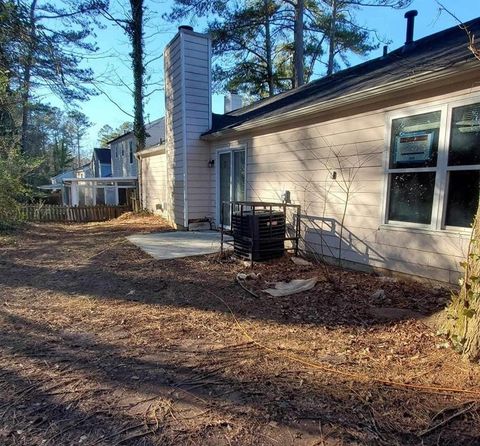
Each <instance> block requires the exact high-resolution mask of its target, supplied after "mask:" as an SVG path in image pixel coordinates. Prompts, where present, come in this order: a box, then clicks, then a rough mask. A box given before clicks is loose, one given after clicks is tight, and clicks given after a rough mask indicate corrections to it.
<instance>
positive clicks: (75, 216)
mask: <svg viewBox="0 0 480 446" xmlns="http://www.w3.org/2000/svg"><path fill="white" fill-rule="evenodd" d="M130 210H131V207H130V206H54V205H43V206H42V205H27V206H23V207H22V209H21V210H20V217H21V218H22V219H23V220H27V221H45V222H66V223H82V222H89V221H105V220H111V219H112V218H117V217H119V216H120V215H122V214H123V213H125V212H128V211H130Z"/></svg>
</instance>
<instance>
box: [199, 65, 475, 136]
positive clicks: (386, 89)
mask: <svg viewBox="0 0 480 446" xmlns="http://www.w3.org/2000/svg"><path fill="white" fill-rule="evenodd" d="M459 68H460V69H459ZM470 72H472V73H475V74H477V76H478V73H479V72H478V61H476V60H475V61H472V62H469V63H467V64H465V65H463V66H462V67H457V68H448V69H444V70H441V71H431V72H429V73H421V74H417V75H413V76H409V77H407V78H404V79H401V80H399V81H398V80H397V81H394V82H390V83H388V84H384V85H381V86H377V87H372V88H368V89H366V90H361V91H358V92H353V93H349V94H347V95H345V96H340V97H338V98H334V99H330V100H326V101H323V102H319V103H316V104H312V105H307V106H305V107H301V108H297V109H294V110H289V111H286V112H284V113H282V114H281V115H274V116H268V117H265V118H261V117H260V118H257V119H253V120H251V121H247V122H245V123H243V124H240V125H238V126H235V127H232V128H227V129H224V130H219V131H218V132H215V133H210V134H204V135H202V136H201V137H200V138H201V139H202V140H205V141H212V140H215V139H217V138H221V137H225V136H230V135H234V134H238V133H239V132H243V131H247V130H251V129H259V128H268V127H272V126H277V125H278V124H282V123H285V122H287V121H291V120H292V119H297V118H303V119H305V115H307V114H314V113H321V112H325V111H330V110H333V109H336V108H340V107H342V106H351V105H354V104H356V103H359V102H361V101H363V103H370V102H373V101H374V100H375V99H377V98H378V97H380V96H383V95H385V94H387V93H392V92H397V91H400V90H404V89H405V88H406V87H412V86H418V85H423V84H425V83H428V82H432V81H435V80H443V79H448V78H449V77H452V76H453V75H455V74H458V73H460V74H462V75H463V74H468V73H470Z"/></svg>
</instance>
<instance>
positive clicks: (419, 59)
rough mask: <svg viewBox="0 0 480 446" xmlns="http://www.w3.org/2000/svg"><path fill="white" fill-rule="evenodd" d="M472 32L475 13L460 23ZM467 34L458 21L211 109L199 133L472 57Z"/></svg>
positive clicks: (477, 24) (478, 27)
mask: <svg viewBox="0 0 480 446" xmlns="http://www.w3.org/2000/svg"><path fill="white" fill-rule="evenodd" d="M464 26H466V27H467V28H468V30H469V31H470V32H472V33H473V34H475V35H478V34H479V33H480V18H477V19H474V20H471V21H469V22H466V23H465V24H464ZM468 43H469V42H468V37H467V34H466V32H465V30H464V29H462V28H460V27H459V26H454V27H452V28H449V29H446V30H444V31H440V32H438V33H435V34H432V35H429V36H427V37H424V38H422V39H419V40H417V41H415V42H413V43H412V44H410V45H408V46H403V47H400V48H398V49H396V50H395V51H392V52H390V53H389V54H387V55H386V56H382V57H379V58H376V59H373V60H370V61H367V62H364V63H362V64H360V65H356V66H354V67H351V68H347V69H345V70H342V71H339V72H337V73H335V74H332V75H330V76H326V77H323V78H321V79H317V80H314V81H312V82H310V83H308V84H306V85H303V86H302V87H299V88H296V89H293V90H290V91H287V92H285V93H281V94H278V95H276V96H273V97H270V98H267V99H263V100H261V101H258V102H255V103H253V104H251V105H248V106H246V107H243V108H240V109H237V110H234V111H231V112H229V113H227V114H225V115H218V114H213V119H212V128H211V129H210V130H209V131H208V132H206V133H204V134H203V135H205V136H206V135H210V134H214V133H217V132H221V131H225V130H229V129H234V128H235V127H238V126H239V125H241V124H244V123H247V122H249V121H250V122H255V121H257V120H261V119H264V118H271V117H275V116H280V115H282V114H283V113H286V112H290V111H293V110H296V109H301V108H303V107H307V106H311V105H314V104H318V103H322V102H326V101H329V100H332V99H335V98H339V97H342V96H345V95H347V94H350V93H357V92H360V91H363V90H368V89H371V88H375V87H379V86H382V85H385V84H389V83H392V82H395V81H401V80H404V79H405V78H406V77H410V76H412V75H417V74H419V73H422V72H423V73H425V72H432V71H436V70H437V71H438V70H442V69H445V68H450V67H453V66H455V65H458V64H461V63H465V62H468V61H473V60H474V56H473V54H472V53H471V51H470V50H469V49H468Z"/></svg>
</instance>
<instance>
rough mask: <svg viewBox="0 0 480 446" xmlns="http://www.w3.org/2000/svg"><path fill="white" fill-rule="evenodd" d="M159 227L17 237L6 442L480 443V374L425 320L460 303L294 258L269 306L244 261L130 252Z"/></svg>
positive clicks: (8, 311) (9, 303)
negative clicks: (135, 237) (293, 285)
mask: <svg viewBox="0 0 480 446" xmlns="http://www.w3.org/2000/svg"><path fill="white" fill-rule="evenodd" d="M159 230H169V228H168V226H167V225H166V224H165V223H164V222H163V221H162V220H159V219H155V218H139V217H135V218H134V217H132V218H121V219H119V220H116V221H114V222H107V223H96V224H85V225H69V226H67V225H55V224H44V225H30V226H28V227H26V228H24V229H22V230H21V231H17V232H15V233H11V234H6V235H1V234H0V397H1V399H0V445H28V446H32V445H50V446H55V445H77V444H78V445H84V446H94V445H120V444H122V445H124V444H125V445H139V446H140V445H144V446H153V445H202V446H203V445H318V446H333V445H455V446H459V445H480V422H479V421H480V409H479V407H480V405H479V403H478V401H480V366H478V365H476V366H475V365H469V364H466V363H463V362H461V361H460V360H459V359H458V357H457V356H456V354H455V353H454V352H453V351H452V350H451V349H450V348H448V346H447V345H446V344H445V340H444V339H442V338H441V337H438V336H437V335H436V333H435V332H434V329H432V328H431V327H430V326H429V325H428V323H427V320H426V319H424V316H425V317H426V316H429V315H432V314H434V313H435V312H436V311H438V310H440V309H441V308H442V307H443V306H444V305H445V302H446V300H447V299H448V297H449V290H447V289H444V288H441V287H438V286H434V285H432V284H430V285H420V284H416V283H406V282H399V281H395V280H391V279H382V278H380V277H377V276H374V275H369V274H363V273H353V272H347V271H342V270H339V269H336V268H333V267H330V268H328V269H325V268H324V267H322V266H320V265H318V266H297V265H295V264H294V263H293V262H292V261H291V260H290V259H289V258H284V259H282V260H279V261H275V262H272V263H268V264H261V265H260V264H257V265H255V267H254V269H253V270H254V271H255V272H256V273H260V274H261V276H260V278H257V279H253V280H247V281H246V282H245V284H244V286H246V287H247V288H248V289H249V290H252V291H253V292H254V293H255V294H257V295H258V297H254V296H253V295H252V294H250V293H248V292H246V291H245V290H244V289H242V288H241V287H240V286H239V284H238V283H237V282H236V280H235V279H236V275H237V273H239V272H247V273H248V272H250V271H251V270H249V269H248V268H247V267H246V266H245V265H244V264H242V263H241V262H235V261H232V260H230V259H229V258H226V259H220V258H219V256H217V255H212V256H201V257H196V258H188V259H182V260H171V261H158V260H153V259H152V258H150V257H148V256H147V255H146V254H144V253H142V252H141V251H140V250H139V249H138V248H136V247H135V246H133V245H131V244H130V243H129V242H128V241H127V240H126V239H125V235H128V234H131V233H134V232H153V231H159ZM313 276H318V277H319V278H320V282H319V283H318V284H317V285H316V287H315V288H314V289H313V290H311V291H308V292H305V293H302V294H298V295H295V296H290V297H270V296H268V295H266V294H265V293H262V292H261V289H262V288H264V287H266V283H268V282H271V281H276V280H279V279H287V280H289V279H294V278H310V277H313ZM379 290H383V292H382V291H379Z"/></svg>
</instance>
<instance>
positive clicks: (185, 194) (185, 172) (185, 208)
mask: <svg viewBox="0 0 480 446" xmlns="http://www.w3.org/2000/svg"><path fill="white" fill-rule="evenodd" d="M184 31H185V30H180V31H179V34H180V97H181V103H182V105H181V107H182V112H181V117H182V118H181V119H182V140H183V141H182V144H183V148H182V149H183V227H184V228H188V154H187V119H186V118H187V110H186V94H185V82H186V81H185V39H184V37H183V36H184V34H183V32H184ZM172 118H173V116H172ZM172 125H173V126H175V123H174V122H173V121H172Z"/></svg>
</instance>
